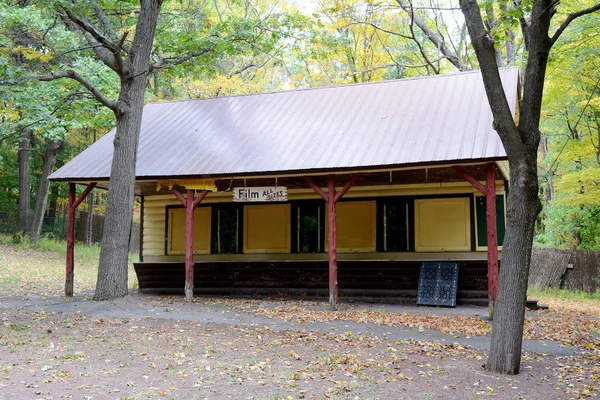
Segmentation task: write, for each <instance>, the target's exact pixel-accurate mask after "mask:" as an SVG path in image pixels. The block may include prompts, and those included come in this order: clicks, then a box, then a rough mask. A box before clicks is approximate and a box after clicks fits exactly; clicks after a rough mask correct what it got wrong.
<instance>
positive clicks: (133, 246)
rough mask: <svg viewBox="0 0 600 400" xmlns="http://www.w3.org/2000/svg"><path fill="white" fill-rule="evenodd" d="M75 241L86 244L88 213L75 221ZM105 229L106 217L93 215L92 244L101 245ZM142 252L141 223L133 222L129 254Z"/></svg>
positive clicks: (81, 214) (82, 214)
mask: <svg viewBox="0 0 600 400" xmlns="http://www.w3.org/2000/svg"><path fill="white" fill-rule="evenodd" d="M75 224H76V229H75V233H76V235H75V240H76V241H78V242H85V233H86V231H87V229H86V228H87V213H84V212H82V213H79V215H78V216H77V220H76V221H75ZM103 229H104V215H93V219H92V243H100V241H101V240H102V230H103ZM139 251H140V223H139V222H132V224H131V234H130V235H129V252H130V253H139Z"/></svg>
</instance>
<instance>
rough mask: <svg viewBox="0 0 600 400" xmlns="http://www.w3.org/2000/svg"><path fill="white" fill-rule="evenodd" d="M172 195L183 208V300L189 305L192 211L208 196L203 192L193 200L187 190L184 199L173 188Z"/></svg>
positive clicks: (192, 234)
mask: <svg viewBox="0 0 600 400" xmlns="http://www.w3.org/2000/svg"><path fill="white" fill-rule="evenodd" d="M172 191H173V194H174V195H175V197H177V199H179V201H180V202H181V204H183V206H184V207H185V288H184V292H185V300H186V301H187V302H188V303H190V302H191V301H192V299H193V298H194V209H195V208H196V206H197V205H198V204H200V202H201V201H202V200H204V198H205V197H206V195H207V194H208V190H203V191H202V192H201V193H200V195H199V196H198V198H196V199H194V191H193V190H191V189H188V191H187V197H186V198H184V197H183V196H182V195H181V193H179V191H178V190H177V189H175V188H173V189H172Z"/></svg>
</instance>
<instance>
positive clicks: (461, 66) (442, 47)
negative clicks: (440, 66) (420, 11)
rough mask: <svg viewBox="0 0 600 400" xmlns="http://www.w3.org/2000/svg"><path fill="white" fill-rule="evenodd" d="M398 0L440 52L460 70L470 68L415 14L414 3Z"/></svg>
mask: <svg viewBox="0 0 600 400" xmlns="http://www.w3.org/2000/svg"><path fill="white" fill-rule="evenodd" d="M396 2H397V3H398V4H399V5H400V7H401V8H402V9H403V10H404V11H406V12H407V13H408V14H409V15H410V17H411V18H412V20H413V21H414V22H415V24H417V26H418V27H419V29H421V31H422V32H423V33H424V34H425V36H427V38H428V39H429V40H430V41H431V43H433V44H434V45H435V47H437V48H438V49H439V50H440V52H441V53H442V54H443V55H444V56H445V57H446V58H447V59H448V61H450V62H451V63H452V65H454V66H455V67H456V68H457V69H458V70H459V71H468V70H470V68H469V67H468V66H466V65H464V64H463V63H462V61H461V60H460V58H458V56H457V55H456V54H454V53H452V52H451V51H450V49H448V47H446V45H445V44H444V42H443V41H442V40H440V38H438V37H437V36H436V35H435V33H434V32H433V31H432V30H431V29H429V27H428V26H427V24H426V23H425V21H423V20H422V19H421V18H420V17H419V16H418V15H415V12H414V9H413V7H412V4H410V3H408V2H407V1H406V0H396Z"/></svg>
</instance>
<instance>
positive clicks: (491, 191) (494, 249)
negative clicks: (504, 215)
mask: <svg viewBox="0 0 600 400" xmlns="http://www.w3.org/2000/svg"><path fill="white" fill-rule="evenodd" d="M485 183H486V195H485V205H486V213H485V217H486V222H487V245H488V254H487V257H488V297H489V299H490V302H491V304H495V303H496V292H497V290H498V232H497V231H498V228H497V226H496V218H497V217H496V168H495V167H494V164H493V163H489V164H487V165H486V166H485Z"/></svg>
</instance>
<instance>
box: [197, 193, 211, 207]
mask: <svg viewBox="0 0 600 400" xmlns="http://www.w3.org/2000/svg"><path fill="white" fill-rule="evenodd" d="M207 194H208V190H203V191H202V192H200V195H199V196H198V198H197V199H196V200H194V207H196V206H197V205H198V204H200V203H201V202H202V200H204V198H205V197H206V195H207Z"/></svg>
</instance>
